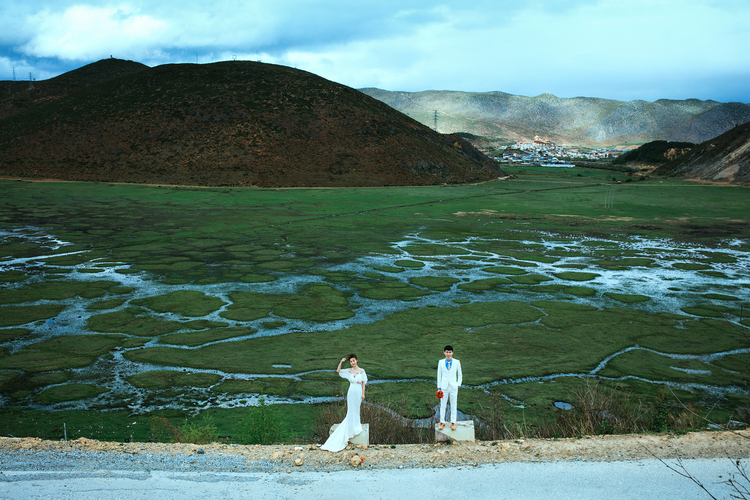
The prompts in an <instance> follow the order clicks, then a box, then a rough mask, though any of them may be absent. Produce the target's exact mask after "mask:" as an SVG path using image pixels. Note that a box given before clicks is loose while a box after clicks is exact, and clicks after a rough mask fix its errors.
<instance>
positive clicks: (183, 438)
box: [151, 415, 216, 444]
mask: <svg viewBox="0 0 750 500" xmlns="http://www.w3.org/2000/svg"><path fill="white" fill-rule="evenodd" d="M151 437H152V439H153V440H155V441H159V442H169V443H195V444H208V443H213V442H214V441H216V425H215V424H214V422H213V418H212V417H211V415H204V416H203V424H199V423H197V422H194V421H188V420H187V419H185V423H184V424H182V425H180V426H177V427H175V426H174V425H172V424H171V423H170V422H169V420H167V419H166V418H165V417H154V418H152V419H151Z"/></svg>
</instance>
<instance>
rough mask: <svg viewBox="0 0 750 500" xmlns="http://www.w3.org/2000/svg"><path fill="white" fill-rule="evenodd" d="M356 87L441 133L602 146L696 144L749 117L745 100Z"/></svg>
mask: <svg viewBox="0 0 750 500" xmlns="http://www.w3.org/2000/svg"><path fill="white" fill-rule="evenodd" d="M360 91H361V92H363V93H365V94H367V95H370V96H371V97H374V98H376V99H379V100H381V101H383V102H385V103H386V104H388V105H389V106H391V107H393V108H395V109H397V110H399V111H401V112H403V113H405V114H407V115H409V116H411V117H413V118H414V119H416V120H418V121H420V122H421V123H423V124H425V125H428V126H434V119H435V112H436V111H437V113H438V114H437V122H438V127H437V128H438V130H440V131H441V132H444V133H455V132H467V133H471V134H474V135H479V136H490V137H502V138H505V139H508V140H511V141H519V142H531V141H532V140H533V139H534V137H535V136H541V137H546V138H548V139H550V140H552V141H554V142H556V143H558V144H568V145H582V146H595V147H600V146H606V145H617V144H628V143H645V142H650V141H654V140H668V141H679V142H694V143H699V142H703V141H705V140H708V139H711V138H713V137H716V136H718V135H720V134H722V133H723V132H726V131H727V130H729V129H731V128H732V127H734V126H736V125H739V124H742V123H746V122H748V121H750V104H743V103H721V102H717V101H712V100H707V101H701V100H698V99H686V100H671V99H659V100H657V101H654V102H647V101H642V100H633V101H617V100H613V99H603V98H597V97H572V98H560V97H556V96H554V95H552V94H549V93H544V94H540V95H539V96H535V97H525V96H519V95H513V94H508V93H505V92H500V91H493V92H461V91H436V90H428V91H422V92H399V91H388V90H382V89H377V88H362V89H360Z"/></svg>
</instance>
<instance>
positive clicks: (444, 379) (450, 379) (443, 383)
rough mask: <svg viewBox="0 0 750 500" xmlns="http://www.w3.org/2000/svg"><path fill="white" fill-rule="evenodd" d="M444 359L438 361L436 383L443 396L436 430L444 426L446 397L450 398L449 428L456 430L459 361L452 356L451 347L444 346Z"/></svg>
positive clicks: (460, 375)
mask: <svg viewBox="0 0 750 500" xmlns="http://www.w3.org/2000/svg"><path fill="white" fill-rule="evenodd" d="M443 354H445V359H441V360H440V361H438V367H437V385H438V390H441V391H443V394H444V397H443V398H442V399H441V400H440V425H438V430H441V431H442V430H443V427H445V405H446V403H447V402H448V398H450V400H451V430H454V431H455V430H456V413H457V412H458V403H457V400H458V388H459V387H461V383H462V382H463V375H462V374H461V362H460V361H459V360H457V359H454V358H453V347H452V346H449V345H447V346H445V348H444V349H443Z"/></svg>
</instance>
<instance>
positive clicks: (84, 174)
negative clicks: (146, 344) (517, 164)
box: [0, 60, 502, 186]
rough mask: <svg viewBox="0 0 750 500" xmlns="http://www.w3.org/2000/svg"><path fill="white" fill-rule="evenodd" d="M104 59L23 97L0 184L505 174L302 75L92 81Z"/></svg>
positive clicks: (460, 178)
mask: <svg viewBox="0 0 750 500" xmlns="http://www.w3.org/2000/svg"><path fill="white" fill-rule="evenodd" d="M113 61H116V60H104V61H100V62H98V63H95V64H93V65H89V66H88V67H86V71H85V72H82V70H83V69H84V68H82V70H77V71H79V73H78V74H77V75H71V74H67V75H63V76H61V77H59V79H60V81H62V82H66V81H67V82H71V81H72V82H75V84H72V83H69V84H68V87H66V88H67V89H68V90H67V91H66V92H67V93H66V94H61V93H57V94H55V97H54V98H36V97H35V95H36V92H37V90H38V89H41V90H43V89H44V86H43V85H42V83H45V84H46V83H48V82H39V84H37V85H35V88H34V89H29V90H27V92H28V93H29V96H30V97H29V100H30V102H31V104H29V105H28V106H26V107H25V108H24V110H23V111H22V112H16V113H15V114H13V115H12V116H6V117H4V118H2V119H0V148H1V149H2V151H3V155H2V157H0V175H3V176H19V177H27V178H53V179H62V180H79V181H103V182H136V183H159V184H182V185H207V186H219V185H256V186H382V185H422V184H436V183H464V182H473V181H482V180H488V179H492V178H494V177H497V176H498V175H502V172H501V171H500V169H499V168H498V167H497V165H496V164H495V163H494V162H493V161H492V160H490V159H489V158H487V157H485V156H484V155H482V154H481V153H479V152H478V151H476V150H475V149H474V148H473V147H472V146H471V145H470V144H469V143H468V142H466V141H464V140H463V139H461V138H459V137H457V136H445V135H442V134H438V133H436V132H434V131H433V130H431V129H429V128H427V127H425V126H423V125H421V124H419V123H418V122H416V121H415V120H412V119H411V118H409V117H407V116H406V115H403V114H401V113H399V112H397V111H395V110H393V109H392V108H390V107H388V106H387V105H385V104H384V103H382V102H380V101H377V100H376V99H373V98H371V97H368V96H366V95H364V94H362V93H361V92H359V91H357V90H354V89H351V88H349V87H345V86H343V85H339V84H336V83H333V82H330V81H328V80H325V79H323V78H321V77H318V76H316V75H313V74H310V73H307V72H304V71H300V70H296V69H292V68H288V67H283V66H275V65H269V64H262V63H256V62H247V61H234V62H223V63H215V64H207V65H195V64H180V65H164V66H157V67H155V68H141V69H138V70H136V67H134V66H128V67H129V68H130V69H132V71H130V72H128V71H124V74H111V75H109V76H99V74H98V73H97V71H96V70H97V68H98V67H101V68H103V71H104V70H109V66H110V65H111V64H112V62H113ZM123 62H124V61H120V62H119V63H123ZM133 64H136V63H133ZM72 73H75V72H72ZM84 76H85V78H84ZM97 78H98V80H97ZM86 82H92V83H86ZM49 83H52V81H50V82H49ZM3 104H5V103H3Z"/></svg>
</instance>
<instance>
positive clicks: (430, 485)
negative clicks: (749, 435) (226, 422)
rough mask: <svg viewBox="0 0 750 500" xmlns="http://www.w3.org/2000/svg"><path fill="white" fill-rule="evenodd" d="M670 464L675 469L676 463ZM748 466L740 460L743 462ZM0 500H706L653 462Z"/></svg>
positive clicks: (20, 488)
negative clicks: (422, 499)
mask: <svg viewBox="0 0 750 500" xmlns="http://www.w3.org/2000/svg"><path fill="white" fill-rule="evenodd" d="M667 463H669V464H671V465H673V466H674V465H676V464H677V462H676V461H675V460H668V461H667ZM682 463H683V465H684V466H685V468H686V469H687V470H689V471H690V472H691V473H692V474H693V475H694V476H696V478H698V479H699V480H700V481H702V482H703V483H704V485H705V486H706V487H707V488H708V489H709V490H710V491H711V493H712V494H713V495H714V497H716V498H727V499H729V498H731V497H730V494H731V493H732V491H733V490H730V488H729V486H728V485H726V484H725V483H724V481H725V480H726V479H728V478H729V477H730V476H729V474H731V473H732V472H734V471H735V469H734V467H733V466H732V463H731V462H730V461H729V460H728V459H691V460H684V461H683V462H682ZM745 463H747V461H745ZM0 498H2V499H13V500H19V499H55V500H57V499H117V500H131V499H133V500H135V499H148V500H172V499H201V500H209V499H222V500H224V499H228V500H231V499H254V498H258V499H261V498H262V499H264V500H271V499H277V498H314V499H329V498H330V499H334V498H335V499H341V498H354V499H361V500H369V499H381V498H382V499H405V500H416V499H421V498H431V499H435V498H440V499H450V500H452V499H457V500H463V499H475V498H476V499H485V498H487V499H498V500H501V499H509V500H510V499H513V500H525V499H545V498H550V499H556V500H574V499H599V500H601V499H603V500H620V499H623V500H625V499H627V500H634V499H658V500H689V499H709V498H710V497H709V495H708V494H706V493H705V492H704V491H703V490H701V489H700V488H699V487H698V486H697V485H696V484H695V483H694V482H692V481H690V480H689V479H686V478H683V477H681V476H679V475H678V474H676V473H674V472H672V471H670V470H669V469H668V468H667V467H666V466H665V465H664V464H663V463H661V462H659V461H658V460H654V459H650V460H639V461H624V462H543V463H518V462H515V463H502V464H494V465H484V466H479V467H476V468H475V467H452V468H435V469H400V470H399V469H379V470H357V469H352V470H345V471H335V472H301V471H300V472H298V471H295V470H292V471H291V472H250V473H248V472H245V473H238V472H206V471H195V472H190V471H184V472H183V471H180V472H178V471H156V470H154V471H137V470H132V471H127V470H71V469H70V468H61V469H57V470H56V469H55V467H54V466H52V467H49V466H48V467H46V468H45V470H10V469H9V468H6V469H5V470H3V471H0Z"/></svg>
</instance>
